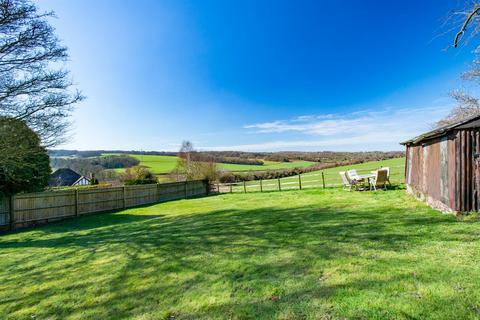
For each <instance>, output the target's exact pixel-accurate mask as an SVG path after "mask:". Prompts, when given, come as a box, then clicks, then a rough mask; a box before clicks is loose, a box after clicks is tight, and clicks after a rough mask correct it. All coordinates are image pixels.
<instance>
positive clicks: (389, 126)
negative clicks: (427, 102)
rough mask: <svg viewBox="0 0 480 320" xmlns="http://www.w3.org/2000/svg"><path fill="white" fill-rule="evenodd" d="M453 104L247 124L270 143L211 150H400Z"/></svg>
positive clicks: (248, 128) (362, 111)
mask: <svg viewBox="0 0 480 320" xmlns="http://www.w3.org/2000/svg"><path fill="white" fill-rule="evenodd" d="M451 107H452V106H451V105H439V106H429V107H415V108H392V107H384V108H378V109H374V110H361V111H356V112H352V113H349V114H326V115H301V116H297V117H294V118H292V119H290V120H274V121H270V122H263V123H256V124H248V125H245V126H244V129H247V130H248V132H249V133H250V134H257V135H259V136H258V137H262V136H264V137H268V138H269V140H270V141H266V142H259V143H247V144H238V145H233V146H220V147H215V148H209V149H214V150H249V151H278V150H312V149H315V150H347V151H348V150H352V151H353V150H355V151H357V150H400V149H401V147H400V145H399V143H400V142H401V141H404V140H406V139H408V138H411V137H413V136H415V135H418V134H420V133H422V132H424V131H428V130H429V129H430V125H431V124H432V123H433V122H435V121H436V120H438V119H439V118H441V117H443V116H445V115H446V113H448V111H449V110H450V109H451Z"/></svg>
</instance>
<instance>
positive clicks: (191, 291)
mask: <svg viewBox="0 0 480 320" xmlns="http://www.w3.org/2000/svg"><path fill="white" fill-rule="evenodd" d="M479 227H480V225H479V223H478V221H477V219H476V218H473V217H472V218H470V219H466V220H464V221H457V219H456V218H455V217H453V216H449V215H442V214H440V213H439V212H436V211H434V210H431V209H429V208H428V207H427V206H425V205H424V204H422V203H420V202H417V201H415V200H413V199H412V198H410V197H408V196H407V195H406V194H405V191H404V190H391V191H387V192H385V191H378V192H347V191H341V190H339V189H325V190H322V189H310V190H302V191H285V192H270V193H250V194H226V195H220V196H212V197H208V198H200V199H191V200H181V201H174V202H168V203H163V204H158V205H152V206H145V207H141V208H134V209H129V210H125V211H121V212H118V213H107V214H99V215H92V216H87V217H82V218H78V219H76V220H69V221H65V222H61V223H57V224H51V225H49V226H44V227H41V228H38V229H34V230H29V231H23V232H17V233H13V234H7V235H3V236H0V319H162V318H164V319H226V318H231V319H478V318H479V317H480V264H479V263H478V257H479V254H480V237H479V234H480V228H479Z"/></svg>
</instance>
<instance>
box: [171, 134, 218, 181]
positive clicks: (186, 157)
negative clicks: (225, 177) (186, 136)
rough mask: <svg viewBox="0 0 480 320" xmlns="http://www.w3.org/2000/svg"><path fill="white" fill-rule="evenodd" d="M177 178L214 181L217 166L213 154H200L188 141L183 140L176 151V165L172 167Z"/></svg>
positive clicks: (216, 174)
mask: <svg viewBox="0 0 480 320" xmlns="http://www.w3.org/2000/svg"><path fill="white" fill-rule="evenodd" d="M174 172H175V174H176V176H177V180H180V177H183V178H184V179H185V180H187V181H188V180H204V179H208V180H209V181H214V180H216V179H217V177H218V168H217V164H216V162H215V159H214V157H213V156H208V155H201V154H200V153H198V152H197V151H195V149H194V147H193V144H192V143H191V142H190V141H183V142H182V147H181V148H180V151H179V152H178V161H177V166H176V168H175V169H174Z"/></svg>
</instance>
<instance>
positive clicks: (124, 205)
mask: <svg viewBox="0 0 480 320" xmlns="http://www.w3.org/2000/svg"><path fill="white" fill-rule="evenodd" d="M126 188H127V187H125V186H123V188H122V192H123V209H127V190H126Z"/></svg>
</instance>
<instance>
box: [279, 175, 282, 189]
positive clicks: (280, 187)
mask: <svg viewBox="0 0 480 320" xmlns="http://www.w3.org/2000/svg"><path fill="white" fill-rule="evenodd" d="M278 191H282V186H281V185H280V178H278Z"/></svg>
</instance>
